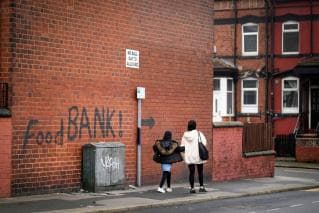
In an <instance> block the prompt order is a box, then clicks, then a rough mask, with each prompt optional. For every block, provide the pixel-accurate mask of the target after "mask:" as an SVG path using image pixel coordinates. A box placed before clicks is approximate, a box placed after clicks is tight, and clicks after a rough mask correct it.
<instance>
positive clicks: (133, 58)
mask: <svg viewBox="0 0 319 213" xmlns="http://www.w3.org/2000/svg"><path fill="white" fill-rule="evenodd" d="M126 67H129V68H139V67H140V52H139V51H137V50H131V49H126Z"/></svg>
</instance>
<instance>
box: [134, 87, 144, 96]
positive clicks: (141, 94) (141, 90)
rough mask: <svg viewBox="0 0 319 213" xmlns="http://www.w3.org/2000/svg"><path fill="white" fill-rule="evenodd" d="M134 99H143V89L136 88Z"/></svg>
mask: <svg viewBox="0 0 319 213" xmlns="http://www.w3.org/2000/svg"><path fill="white" fill-rule="evenodd" d="M136 98H137V99H145V87H137V88H136Z"/></svg>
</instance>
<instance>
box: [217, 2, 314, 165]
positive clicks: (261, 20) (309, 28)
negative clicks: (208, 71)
mask: <svg viewBox="0 0 319 213" xmlns="http://www.w3.org/2000/svg"><path fill="white" fill-rule="evenodd" d="M318 15H319V1H317V0H304V1H297V0H265V1H264V0H247V1H242V0H232V1H227V0H226V1H223V0H220V1H219V0H216V1H215V3H214V17H215V22H214V32H215V33H214V50H215V58H214V100H213V108H214V111H213V119H214V121H216V122H218V121H228V120H239V121H243V122H246V123H254V124H258V123H268V124H269V125H271V126H272V132H273V133H272V134H273V137H274V140H275V149H276V152H277V156H288V157H289V156H290V157H296V159H297V160H298V161H319V159H318V156H319V143H318V137H317V135H318V129H319V117H318V106H319V105H318V94H317V93H318V88H319V84H318V82H319V81H318V80H319V75H318V74H319V63H318V62H319V60H318V56H319V45H318V44H319V40H318V39H319V34H318V33H319V31H318V29H319V22H318Z"/></svg>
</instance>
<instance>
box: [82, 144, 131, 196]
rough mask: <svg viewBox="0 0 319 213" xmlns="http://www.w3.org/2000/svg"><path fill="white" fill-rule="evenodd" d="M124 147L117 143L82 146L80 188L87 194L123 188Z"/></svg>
mask: <svg viewBox="0 0 319 213" xmlns="http://www.w3.org/2000/svg"><path fill="white" fill-rule="evenodd" d="M124 184H125V145H124V144H122V143H119V142H99V143H90V144H85V145H84V146H83V170H82V188H83V189H84V190H87V191H89V192H99V191H107V190H113V189H121V188H124Z"/></svg>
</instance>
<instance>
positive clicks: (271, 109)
mask: <svg viewBox="0 0 319 213" xmlns="http://www.w3.org/2000/svg"><path fill="white" fill-rule="evenodd" d="M269 3H270V7H271V15H270V18H271V38H270V42H271V57H270V75H271V90H270V95H271V99H270V110H269V111H270V112H271V118H272V116H273V111H274V104H275V103H274V82H273V78H272V74H273V72H274V69H275V23H274V17H275V8H276V7H275V3H274V2H273V1H271V0H270V1H269Z"/></svg>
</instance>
